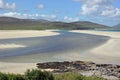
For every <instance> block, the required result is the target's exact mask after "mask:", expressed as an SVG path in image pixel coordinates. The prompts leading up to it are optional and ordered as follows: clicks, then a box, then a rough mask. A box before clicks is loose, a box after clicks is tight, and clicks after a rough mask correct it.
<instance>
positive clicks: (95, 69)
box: [37, 61, 120, 78]
mask: <svg viewBox="0 0 120 80" xmlns="http://www.w3.org/2000/svg"><path fill="white" fill-rule="evenodd" d="M37 67H38V68H40V69H54V70H53V71H52V72H53V73H64V72H75V71H77V72H86V71H87V72H91V73H92V75H97V76H108V77H109V76H113V77H115V78H120V65H113V64H95V63H93V62H86V61H72V62H68V61H65V62H46V63H38V64H37ZM97 73H99V74H97Z"/></svg>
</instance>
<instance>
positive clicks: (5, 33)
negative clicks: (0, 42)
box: [0, 30, 59, 39]
mask: <svg viewBox="0 0 120 80" xmlns="http://www.w3.org/2000/svg"><path fill="white" fill-rule="evenodd" d="M53 31H55V30H0V39H10V38H12V39H13V38H28V37H44V36H55V35H59V33H57V32H53Z"/></svg>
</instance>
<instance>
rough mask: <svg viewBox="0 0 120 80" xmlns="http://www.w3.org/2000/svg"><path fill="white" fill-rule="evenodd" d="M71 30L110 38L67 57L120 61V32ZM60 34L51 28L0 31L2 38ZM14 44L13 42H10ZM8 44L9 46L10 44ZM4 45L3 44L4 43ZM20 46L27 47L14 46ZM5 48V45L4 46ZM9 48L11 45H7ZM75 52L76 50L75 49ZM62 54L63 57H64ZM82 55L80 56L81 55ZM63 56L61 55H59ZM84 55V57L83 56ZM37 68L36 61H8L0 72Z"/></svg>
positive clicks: (100, 61) (0, 68)
mask: <svg viewBox="0 0 120 80" xmlns="http://www.w3.org/2000/svg"><path fill="white" fill-rule="evenodd" d="M71 32H75V33H85V34H93V35H102V36H109V37H111V39H109V40H108V41H107V42H106V43H105V44H103V45H100V46H98V47H96V48H93V49H92V50H90V51H89V53H87V54H85V55H84V54H81V55H80V54H73V53H72V52H71V53H72V54H69V55H70V56H71V57H70V56H69V55H68V56H66V54H65V55H63V56H66V57H69V58H72V60H74V59H73V58H75V59H80V60H87V61H88V60H90V61H93V62H96V63H115V64H116V63H119V61H120V54H119V52H120V47H119V45H120V32H106V31H89V30H73V31H71ZM53 35H59V33H57V32H52V31H51V30H46V31H25V30H24V31H20V30H18V31H0V39H10V38H25V37H40V36H53ZM8 45H9V46H10V45H13V44H8ZM8 45H7V46H8ZM2 46H3V45H2ZM15 47H16V48H18V47H26V46H25V45H21V44H20V45H19V46H18V45H17V46H16V45H14V48H15ZM4 48H5V47H4ZM6 48H9V47H6ZM73 52H74V51H73ZM63 56H62V57H63ZM79 56H80V57H79ZM59 57H61V56H59ZM81 57H83V58H81ZM32 68H36V63H11V62H9V63H7V62H0V72H5V73H8V72H9V73H20V74H23V73H24V72H25V71H26V70H27V69H32Z"/></svg>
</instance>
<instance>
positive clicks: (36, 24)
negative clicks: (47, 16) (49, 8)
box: [0, 17, 110, 30]
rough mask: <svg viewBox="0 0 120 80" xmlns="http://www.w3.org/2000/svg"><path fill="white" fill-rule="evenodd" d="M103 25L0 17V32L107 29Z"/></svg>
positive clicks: (86, 22)
mask: <svg viewBox="0 0 120 80" xmlns="http://www.w3.org/2000/svg"><path fill="white" fill-rule="evenodd" d="M107 28H110V27H108V26H105V25H101V24H97V23H92V22H88V21H77V22H71V23H65V22H51V21H48V20H43V19H18V18H12V17H0V29H1V30H16V29H20V30H43V29H62V30H78V29H107Z"/></svg>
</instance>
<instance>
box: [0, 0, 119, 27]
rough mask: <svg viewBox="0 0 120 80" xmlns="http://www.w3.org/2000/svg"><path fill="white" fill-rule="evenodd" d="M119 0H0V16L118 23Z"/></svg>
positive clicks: (111, 24)
mask: <svg viewBox="0 0 120 80" xmlns="http://www.w3.org/2000/svg"><path fill="white" fill-rule="evenodd" d="M119 3H120V0H0V16H9V17H17V18H33V19H47V20H51V21H64V22H74V21H91V22H95V23H100V24H104V25H109V26H113V25H116V24H118V23H120V5H119Z"/></svg>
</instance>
